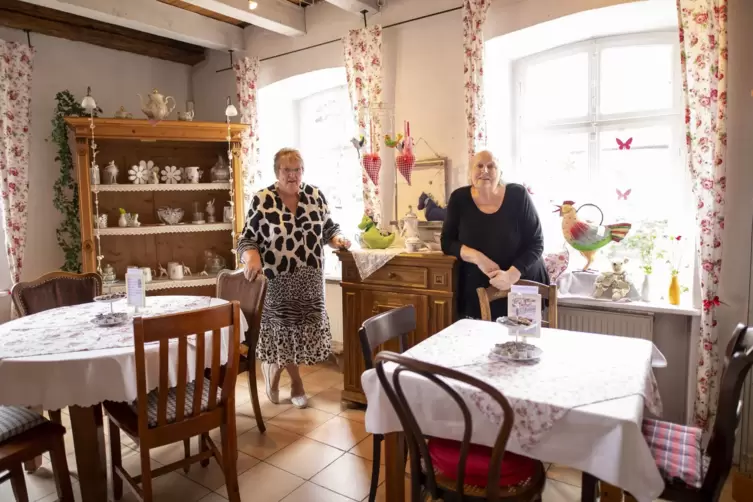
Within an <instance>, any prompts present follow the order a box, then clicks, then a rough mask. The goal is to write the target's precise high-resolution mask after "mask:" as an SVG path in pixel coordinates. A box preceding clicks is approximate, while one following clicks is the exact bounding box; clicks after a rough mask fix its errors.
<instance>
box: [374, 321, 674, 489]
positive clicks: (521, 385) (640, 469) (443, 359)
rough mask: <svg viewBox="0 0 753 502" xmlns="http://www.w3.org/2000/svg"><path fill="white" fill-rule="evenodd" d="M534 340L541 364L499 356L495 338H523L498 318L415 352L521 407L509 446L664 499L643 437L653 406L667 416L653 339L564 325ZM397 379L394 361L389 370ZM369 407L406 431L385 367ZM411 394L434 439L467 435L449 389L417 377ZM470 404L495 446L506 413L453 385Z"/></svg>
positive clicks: (408, 377) (384, 427)
mask: <svg viewBox="0 0 753 502" xmlns="http://www.w3.org/2000/svg"><path fill="white" fill-rule="evenodd" d="M542 331H543V333H542V337H541V338H538V339H532V338H529V339H528V340H527V341H528V342H529V343H534V344H535V345H538V346H539V347H541V348H542V350H543V355H542V358H541V360H540V361H539V362H538V363H536V364H519V363H509V362H500V361H499V360H496V359H493V358H490V357H489V355H490V351H491V349H492V347H493V346H494V344H495V343H503V342H506V341H510V340H512V339H513V338H512V337H510V336H508V335H507V329H506V328H505V327H504V326H502V325H499V324H497V323H490V322H484V321H473V320H462V321H459V322H457V323H455V324H453V325H452V326H450V327H449V328H447V329H445V330H444V331H442V332H441V333H438V334H436V335H434V336H432V337H431V338H429V339H427V340H425V341H423V342H421V343H420V344H418V345H417V346H416V347H413V348H412V349H411V350H409V351H408V352H406V355H408V356H411V357H415V358H416V359H420V360H423V361H426V362H430V363H433V364H438V365H442V366H447V367H451V368H454V369H456V370H458V371H461V372H464V373H468V374H470V375H473V376H475V377H477V378H479V379H481V380H484V381H486V382H487V383H489V384H491V385H493V386H494V387H496V388H498V389H499V390H501V391H502V393H503V394H504V395H505V397H506V398H507V399H508V401H509V402H510V405H511V406H512V407H513V410H514V412H515V424H514V427H513V431H512V434H511V436H510V440H509V443H508V449H509V450H511V451H515V452H516V453H521V454H524V455H527V456H530V457H533V458H537V459H539V460H542V461H544V462H557V463H559V464H563V465H568V466H570V467H573V468H576V469H579V470H583V471H586V472H590V473H591V474H593V475H595V476H597V477H599V478H600V479H602V480H604V481H607V482H609V483H611V484H613V485H615V486H619V487H621V488H624V489H626V490H628V491H629V492H630V493H632V494H633V495H634V496H635V497H636V498H637V499H638V500H640V501H644V500H645V501H650V500H652V499H653V498H655V497H656V496H658V495H659V494H660V493H661V491H662V489H663V487H664V483H663V481H662V479H661V476H660V475H659V472H658V470H657V468H656V465H655V463H654V461H653V458H652V456H651V452H650V451H649V449H648V446H647V445H646V443H645V440H644V439H643V436H642V434H641V422H642V420H643V409H644V407H647V408H648V409H649V410H650V411H651V412H652V413H654V414H655V415H657V416H658V415H660V414H661V399H660V396H659V392H658V388H657V385H656V380H655V378H654V374H653V369H652V368H653V367H663V366H666V360H665V359H664V356H663V355H662V354H661V353H660V352H659V351H658V349H656V347H655V346H654V345H653V344H652V343H651V342H650V341H647V340H639V339H634V338H622V337H616V336H608V335H597V334H589V333H579V332H573V331H561V330H551V329H544V330H542ZM385 369H386V371H387V373H388V377H389V378H390V379H391V378H392V370H393V369H394V365H387V366H386V367H385ZM361 380H362V386H363V389H364V392H365V394H366V398H367V400H368V403H369V406H368V409H367V412H366V429H367V430H368V431H369V432H372V433H381V434H386V433H389V432H394V431H398V430H401V426H400V422H399V420H398V419H397V416H396V415H395V413H394V410H393V409H392V406H391V405H390V403H389V401H388V400H387V398H386V395H385V394H384V392H383V391H382V389H381V385H380V383H379V380H378V379H377V376H376V373H375V370H369V371H366V372H364V373H363V375H362V377H361ZM401 382H402V384H403V389H404V392H405V393H406V397H407V398H408V400H409V402H410V403H411V406H412V407H413V411H414V414H415V415H416V417H417V419H418V420H419V423H420V425H421V427H422V429H423V430H424V432H425V433H426V434H428V435H433V436H439V437H446V438H449V439H457V440H459V439H461V438H462V433H463V428H464V425H463V419H462V415H461V414H460V411H459V409H458V407H457V406H456V405H454V404H453V403H452V402H451V401H450V399H449V397H448V396H447V394H446V393H444V392H443V391H442V390H441V389H439V388H438V387H437V386H435V385H434V384H432V383H431V382H429V381H427V380H425V379H423V378H421V377H418V376H416V375H415V374H411V373H403V375H402V376H401ZM448 383H449V384H450V385H451V386H452V388H454V389H456V390H457V391H458V392H459V393H460V395H461V396H462V397H463V398H464V399H465V401H466V402H467V403H468V405H469V408H470V410H471V414H472V419H473V435H472V441H473V442H474V443H477V444H485V445H488V446H491V445H493V444H494V441H495V439H496V435H497V433H498V431H499V426H500V424H501V418H502V417H501V410H500V408H499V406H498V405H497V404H496V402H493V401H492V400H491V399H490V398H489V397H488V395H486V394H484V393H481V392H479V391H476V390H475V389H474V388H471V387H469V386H467V385H465V384H462V383H459V382H455V381H448Z"/></svg>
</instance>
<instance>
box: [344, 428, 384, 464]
mask: <svg viewBox="0 0 753 502" xmlns="http://www.w3.org/2000/svg"><path fill="white" fill-rule="evenodd" d="M380 450H381V456H380V457H379V463H380V464H381V465H384V441H382V442H381V448H380ZM350 453H352V454H353V455H358V456H359V457H361V458H365V459H366V460H371V461H373V460H374V436H372V435H371V434H369V435H368V437H366V438H365V439H364V440H363V441H361V442H360V443H358V444H357V445H355V446H354V447H353V448H351V449H350Z"/></svg>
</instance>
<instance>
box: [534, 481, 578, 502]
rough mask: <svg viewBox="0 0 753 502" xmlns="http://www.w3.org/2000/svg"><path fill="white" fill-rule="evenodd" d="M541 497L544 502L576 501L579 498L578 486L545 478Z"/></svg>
mask: <svg viewBox="0 0 753 502" xmlns="http://www.w3.org/2000/svg"><path fill="white" fill-rule="evenodd" d="M542 499H543V500H545V501H546V502H578V501H579V500H580V488H578V487H577V486H573V485H569V484H567V483H560V482H559V481H553V480H551V479H547V480H546V486H545V487H544V493H543V496H542Z"/></svg>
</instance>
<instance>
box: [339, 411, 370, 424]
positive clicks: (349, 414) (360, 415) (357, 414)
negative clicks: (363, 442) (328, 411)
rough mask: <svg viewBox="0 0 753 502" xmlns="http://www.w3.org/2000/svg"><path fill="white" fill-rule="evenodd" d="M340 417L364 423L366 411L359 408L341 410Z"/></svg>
mask: <svg viewBox="0 0 753 502" xmlns="http://www.w3.org/2000/svg"><path fill="white" fill-rule="evenodd" d="M340 416H341V417H344V418H347V419H348V420H355V421H356V422H366V410H362V409H359V408H354V409H347V410H343V411H341V412H340Z"/></svg>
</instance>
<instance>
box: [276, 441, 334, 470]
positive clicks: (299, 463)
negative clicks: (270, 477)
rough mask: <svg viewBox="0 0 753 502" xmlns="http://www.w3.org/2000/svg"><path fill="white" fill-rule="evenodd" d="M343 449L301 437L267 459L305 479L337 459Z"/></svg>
mask: <svg viewBox="0 0 753 502" xmlns="http://www.w3.org/2000/svg"><path fill="white" fill-rule="evenodd" d="M342 454H343V452H342V451H340V450H338V449H337V448H333V447H331V446H327V445H326V444H322V443H319V442H318V441H314V440H313V439H308V438H301V439H299V440H298V441H296V442H295V443H292V444H290V445H288V446H286V447H285V448H283V449H282V450H280V451H278V452H277V453H275V454H274V455H272V456H271V457H269V458H267V459H266V460H265V461H266V462H267V463H269V464H272V465H274V466H275V467H279V468H280V469H283V470H285V471H288V472H290V473H292V474H295V475H296V476H298V477H300V478H303V479H311V477H312V476H314V475H315V474H317V473H318V472H319V471H321V470H322V469H324V468H325V467H327V466H328V465H329V464H331V463H332V462H334V461H335V460H337V458H339V457H340V456H341V455H342Z"/></svg>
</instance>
